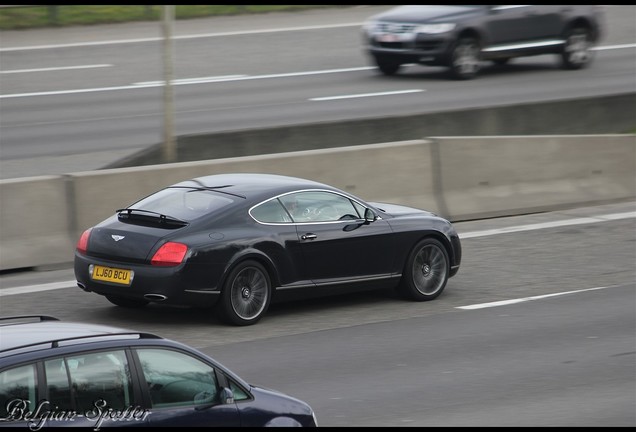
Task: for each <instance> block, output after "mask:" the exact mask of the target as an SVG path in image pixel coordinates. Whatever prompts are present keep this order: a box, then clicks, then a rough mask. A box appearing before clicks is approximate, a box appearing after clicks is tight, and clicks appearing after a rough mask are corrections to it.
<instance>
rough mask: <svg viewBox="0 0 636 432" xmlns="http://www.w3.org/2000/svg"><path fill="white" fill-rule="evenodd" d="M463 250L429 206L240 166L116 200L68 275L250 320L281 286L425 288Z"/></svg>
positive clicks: (102, 290) (136, 303)
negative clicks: (117, 205)
mask: <svg viewBox="0 0 636 432" xmlns="http://www.w3.org/2000/svg"><path fill="white" fill-rule="evenodd" d="M460 261H461V245H460V240H459V236H458V235H457V232H456V230H455V229H454V227H453V226H452V225H451V223H450V222H449V221H448V220H446V219H444V218H442V217H439V216H436V215H434V214H433V213H430V212H427V211H424V210H418V209H414V208H410V207H405V206H401V205H395V204H380V203H368V202H365V201H363V200H361V199H360V198H358V197H356V196H353V195H351V194H349V193H347V192H344V191H342V190H339V189H337V188H335V187H332V186H328V185H326V184H322V183H318V182H315V181H311V180H304V179H300V178H294V177H286V176H280V175H271V174H243V173H240V174H219V175H211V176H206V177H199V178H195V179H192V180H187V181H184V182H181V183H177V184H174V185H172V186H169V187H166V188H165V189H162V190H160V191H158V192H156V193H153V194H151V195H149V196H147V197H145V198H143V199H141V200H140V201H138V202H136V203H134V204H132V205H130V206H129V207H126V208H123V209H119V210H116V211H115V214H114V215H113V216H111V217H110V218H108V219H106V220H104V221H103V222H101V223H99V224H98V225H96V226H94V227H92V228H90V229H88V230H86V231H85V232H84V233H83V234H82V236H81V237H80V239H79V241H78V243H77V249H76V252H75V277H76V279H77V284H78V286H79V287H80V288H81V289H83V290H85V291H88V292H94V293H97V294H101V295H103V296H105V297H106V298H107V299H108V300H109V301H110V302H112V303H113V304H115V305H118V306H124V307H141V306H145V305H147V304H148V303H151V302H156V303H165V304H171V305H187V306H197V307H201V306H206V307H207V306H209V307H212V306H216V307H217V308H218V311H219V313H220V314H221V316H222V317H223V318H225V320H226V321H227V322H228V323H230V324H234V325H250V324H254V323H256V322H257V321H259V320H260V319H261V318H262V317H263V315H264V314H265V313H266V311H267V309H268V307H269V305H270V303H271V301H272V299H277V298H284V297H285V294H300V295H301V296H309V295H324V294H334V293H341V292H345V291H350V290H352V289H355V290H369V289H378V288H392V287H397V288H398V290H399V291H400V292H401V293H402V294H403V295H404V296H405V297H407V298H409V299H412V300H416V301H425V300H432V299H434V298H436V297H437V296H439V295H440V294H441V293H442V291H443V290H444V287H445V286H446V283H447V281H448V279H449V278H450V277H452V276H454V275H455V274H456V273H457V271H458V270H459V265H460ZM295 297H297V296H295Z"/></svg>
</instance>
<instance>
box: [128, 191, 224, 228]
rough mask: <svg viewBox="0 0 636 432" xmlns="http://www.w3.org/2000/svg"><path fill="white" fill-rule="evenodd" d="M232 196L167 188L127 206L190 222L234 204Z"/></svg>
mask: <svg viewBox="0 0 636 432" xmlns="http://www.w3.org/2000/svg"><path fill="white" fill-rule="evenodd" d="M234 199H235V198H233V197H232V196H229V195H221V194H219V193H217V192H213V191H209V190H199V189H190V188H167V189H163V190H160V191H159V192H156V193H154V194H152V195H150V196H147V197H146V198H144V199H142V200H140V201H137V202H136V203H134V204H132V205H131V206H129V207H130V208H134V209H139V210H148V211H153V212H157V213H161V214H164V215H166V216H170V217H173V218H177V219H181V220H184V221H191V220H193V219H197V218H199V217H201V216H203V215H206V214H209V213H212V212H214V211H216V210H219V209H221V208H223V207H225V206H228V205H230V204H232V203H233V202H234Z"/></svg>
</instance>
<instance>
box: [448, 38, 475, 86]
mask: <svg viewBox="0 0 636 432" xmlns="http://www.w3.org/2000/svg"><path fill="white" fill-rule="evenodd" d="M480 68H481V47H480V45H479V41H478V40H477V39H475V38H469V37H463V38H461V39H459V40H458V41H457V43H455V46H454V47H453V51H452V52H451V57H450V64H449V70H450V74H451V76H452V77H453V78H456V79H461V80H467V79H472V78H474V77H475V76H476V75H477V73H478V72H479V69H480Z"/></svg>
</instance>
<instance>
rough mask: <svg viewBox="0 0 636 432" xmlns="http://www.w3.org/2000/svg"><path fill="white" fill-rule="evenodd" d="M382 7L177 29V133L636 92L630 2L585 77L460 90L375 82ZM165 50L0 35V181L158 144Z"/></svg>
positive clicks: (461, 86)
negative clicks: (365, 39) (365, 28)
mask: <svg viewBox="0 0 636 432" xmlns="http://www.w3.org/2000/svg"><path fill="white" fill-rule="evenodd" d="M388 7H389V6H359V7H351V8H343V9H327V10H317V11H308V12H301V13H293V14H289V13H283V14H267V15H258V16H239V17H230V18H212V19H201V20H188V21H179V22H177V23H176V24H175V27H174V31H173V34H174V49H173V65H174V75H173V80H174V81H173V82H174V86H173V88H174V93H175V95H174V96H175V106H174V119H175V130H174V134H175V135H186V134H200V133H206V132H207V133H209V132H218V131H230V130H242V129H249V128H261V127H269V126H277V125H288V124H301V123H314V122H324V121H332V120H342V119H353V118H374V117H379V116H385V115H393V116H395V115H407V114H415V113H424V112H432V111H441V110H447V109H463V108H470V107H486V106H495V105H506V104H511V103H522V102H536V101H545V100H558V99H565V98H573V97H583V96H598V95H609V94H621V93H624V92H626V91H633V90H634V88H635V85H636V80H635V78H634V77H635V76H636V24H635V21H634V18H635V17H636V6H634V5H626V6H608V7H607V8H606V9H607V29H608V31H607V34H606V36H605V38H604V40H603V42H602V43H601V46H600V47H599V50H598V51H596V61H595V63H594V64H593V65H592V67H591V68H589V69H586V70H582V71H569V72H568V71H563V70H561V69H559V67H558V63H557V61H556V57H555V56H538V57H534V58H525V59H516V60H515V61H513V62H512V64H511V65H510V66H509V67H505V68H495V67H486V68H485V69H484V71H483V73H482V74H481V76H480V77H479V78H478V79H476V80H471V81H467V82H458V81H453V80H449V79H447V77H446V76H445V74H444V71H443V69H440V68H434V67H428V68H427V67H421V66H417V67H411V68H407V69H406V71H405V72H404V73H403V74H400V75H398V76H396V77H384V76H381V75H380V74H378V72H377V71H376V70H375V69H374V68H372V67H371V66H370V63H369V61H368V59H367V58H366V56H365V55H364V53H363V52H362V49H361V39H360V26H361V24H362V23H363V21H364V20H365V19H366V18H367V17H369V16H371V15H373V14H374V13H376V12H378V11H381V10H384V9H387V8H388ZM163 52H164V51H163V45H162V33H161V25H160V23H132V24H118V25H105V26H91V27H77V28H68V29H64V28H61V29H48V30H30V31H19V32H17V31H11V32H2V33H1V34H0V60H1V61H0V178H16V177H25V176H31V175H42V174H63V173H68V172H77V171H85V170H93V169H98V168H101V167H104V166H107V165H109V164H110V163H112V162H114V161H116V160H117V159H119V158H121V157H125V156H127V155H129V154H132V153H135V152H137V151H138V150H140V149H142V148H145V147H147V146H151V145H154V144H157V143H160V142H162V140H163V138H162V137H163V125H164V106H165V104H164V99H163V80H164V75H163V56H162V54H163ZM401 92H406V93H401ZM369 94H372V95H374V96H372V97H369V96H365V97H362V95H369ZM617 132H621V131H617Z"/></svg>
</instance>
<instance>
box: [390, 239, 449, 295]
mask: <svg viewBox="0 0 636 432" xmlns="http://www.w3.org/2000/svg"><path fill="white" fill-rule="evenodd" d="M449 273H450V261H449V258H448V252H447V251H446V248H445V247H444V246H443V245H442V244H441V243H440V242H439V241H437V240H435V239H432V238H427V239H424V240H421V241H420V242H419V243H418V244H417V245H415V247H414V248H413V250H412V251H411V253H410V254H409V257H408V259H407V261H406V265H405V266H404V272H403V273H402V280H401V281H400V286H399V287H398V290H399V291H400V293H401V294H402V295H403V296H405V297H406V298H408V299H410V300H415V301H428V300H433V299H435V298H437V297H438V296H439V295H440V294H441V293H442V291H444V288H445V287H446V283H447V282H448V278H449Z"/></svg>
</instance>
